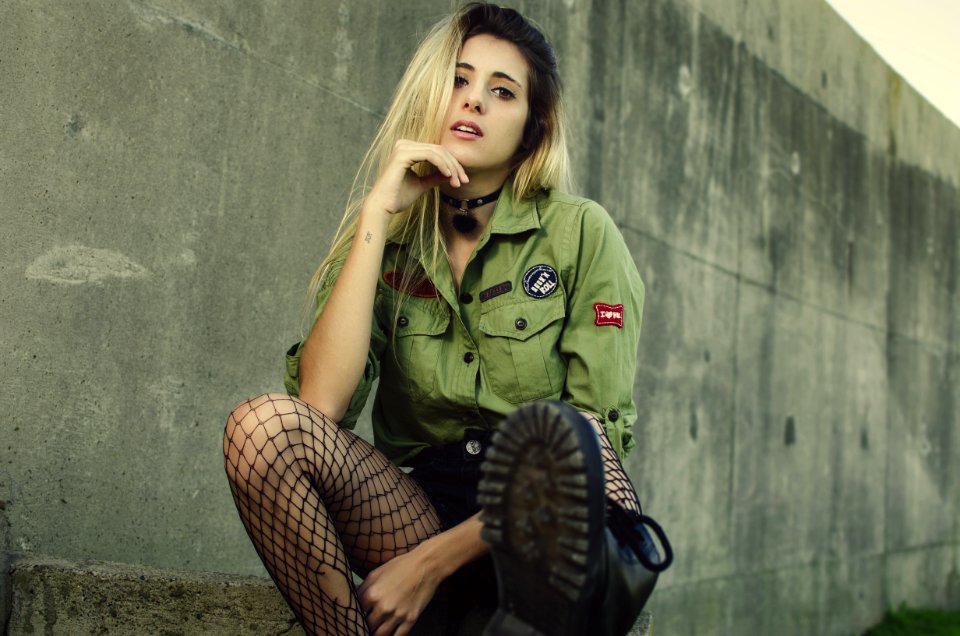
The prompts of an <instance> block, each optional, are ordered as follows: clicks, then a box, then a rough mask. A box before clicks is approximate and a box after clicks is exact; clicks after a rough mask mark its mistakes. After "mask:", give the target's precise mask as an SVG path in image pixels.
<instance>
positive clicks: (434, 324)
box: [381, 298, 450, 400]
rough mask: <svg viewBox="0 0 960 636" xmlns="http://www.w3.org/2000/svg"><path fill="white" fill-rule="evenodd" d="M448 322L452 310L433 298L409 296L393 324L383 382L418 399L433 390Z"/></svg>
mask: <svg viewBox="0 0 960 636" xmlns="http://www.w3.org/2000/svg"><path fill="white" fill-rule="evenodd" d="M449 324H450V313H449V312H448V311H447V310H446V308H445V307H443V306H441V305H440V303H438V302H436V301H435V300H434V299H431V300H429V301H424V300H420V299H415V298H411V299H408V300H407V301H406V302H405V303H404V304H403V307H402V309H401V311H400V316H399V317H398V318H397V319H396V322H395V323H394V337H393V346H392V348H391V350H388V351H387V355H385V356H384V360H383V363H382V370H381V382H382V383H386V384H387V385H388V386H389V388H391V389H393V390H396V391H398V392H400V393H403V394H405V395H408V396H410V397H411V398H413V399H415V400H419V399H421V398H424V397H426V396H428V395H430V394H431V393H433V390H434V387H435V386H436V382H437V361H438V360H439V359H440V355H441V348H442V345H443V334H444V333H446V331H447V327H448V326H449Z"/></svg>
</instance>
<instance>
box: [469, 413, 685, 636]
mask: <svg viewBox="0 0 960 636" xmlns="http://www.w3.org/2000/svg"><path fill="white" fill-rule="evenodd" d="M483 470H484V477H483V480H482V481H481V482H480V488H479V490H480V494H481V503H482V504H483V506H484V508H483V517H482V519H483V523H484V527H483V531H482V536H483V537H484V539H486V540H487V542H488V543H489V544H490V547H491V551H492V553H493V559H494V563H495V564H496V568H497V580H498V584H499V600H500V606H499V609H498V611H497V613H496V614H495V615H494V617H493V619H492V620H491V621H490V623H489V624H488V625H487V629H486V631H485V634H486V635H487V636H520V635H521V634H522V635H524V636H533V635H537V636H540V635H543V634H550V635H553V636H558V635H563V636H573V635H574V634H582V633H587V631H589V632H590V633H597V634H602V635H603V636H614V635H616V636H620V635H622V634H625V633H626V632H627V631H628V630H629V629H630V626H631V625H632V623H633V621H634V620H635V619H636V616H637V614H638V613H639V612H640V610H641V609H642V607H643V605H644V603H645V602H646V600H647V598H649V596H650V593H651V592H652V591H653V587H654V585H655V584H656V580H657V575H658V573H659V572H660V571H662V570H663V569H665V568H666V567H667V566H669V564H670V560H671V558H672V557H671V556H670V555H671V552H670V551H669V543H668V542H667V540H666V536H665V535H664V534H663V531H662V530H661V529H660V528H659V525H657V524H656V522H654V521H653V520H652V519H650V518H649V517H646V516H643V515H642V514H641V513H640V512H639V511H640V504H639V501H638V499H637V495H636V492H635V491H634V489H633V486H632V485H631V483H630V480H629V478H628V477H627V475H626V473H625V472H624V470H623V466H622V465H621V464H620V461H619V459H618V458H617V455H616V453H615V452H614V451H613V449H612V447H611V445H610V442H609V440H608V439H607V436H606V434H605V433H604V431H603V429H602V427H601V426H600V424H599V422H597V421H596V420H593V418H584V417H583V416H582V414H581V413H578V412H577V411H575V410H574V409H572V408H571V407H570V406H569V405H567V404H564V403H562V402H551V401H544V402H534V403H531V404H527V405H524V406H521V407H520V408H518V409H517V410H516V411H515V412H514V413H512V414H511V415H510V416H509V417H508V418H507V420H506V421H505V422H504V423H503V425H502V426H501V428H500V430H499V432H498V433H497V434H496V435H495V436H494V438H493V444H492V446H491V447H490V448H489V449H488V452H487V459H486V461H485V462H484V464H483ZM605 482H606V483H605ZM607 499H610V500H612V501H613V502H614V504H615V505H609V506H607V505H606V500H607ZM648 527H649V528H651V529H653V530H654V531H655V532H656V534H657V536H658V538H659V539H660V540H661V543H662V545H663V546H664V549H665V550H667V557H666V559H664V560H661V558H660V556H659V554H658V553H657V549H656V546H655V545H654V543H653V540H652V538H651V537H650V534H649V533H648V531H647V528H648Z"/></svg>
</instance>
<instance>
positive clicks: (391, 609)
mask: <svg viewBox="0 0 960 636" xmlns="http://www.w3.org/2000/svg"><path fill="white" fill-rule="evenodd" d="M482 527H483V524H482V523H481V522H480V513H479V512H478V513H477V514H475V515H473V516H472V517H470V518H469V519H467V520H466V521H464V522H462V523H460V524H458V525H457V526H454V527H453V528H450V529H449V530H447V531H446V532H442V533H440V534H438V535H436V536H433V537H431V538H429V539H427V540H426V541H424V542H422V543H420V544H419V545H417V546H416V547H415V548H413V549H412V550H411V551H410V552H407V553H405V554H401V555H399V556H397V557H395V558H393V559H391V560H390V561H387V562H386V563H384V564H383V565H381V566H380V567H379V568H377V569H376V570H374V571H372V572H370V574H368V575H367V578H366V579H364V581H363V584H362V585H361V586H360V587H359V588H358V589H357V597H358V598H359V599H360V607H361V608H362V609H363V610H364V611H365V612H366V613H367V625H368V627H369V628H370V632H371V634H373V635H374V636H379V635H381V634H396V636H403V635H404V634H407V633H409V631H410V629H412V628H413V625H414V623H416V621H417V619H418V618H419V617H420V614H421V613H422V612H423V609H424V608H425V607H426V606H427V603H429V602H430V599H432V598H433V595H434V593H435V592H436V590H437V587H438V586H439V585H440V583H441V582H443V580H444V579H446V578H447V577H448V576H450V575H451V574H453V573H454V572H456V571H457V570H459V569H460V568H462V567H463V566H464V565H466V564H467V563H470V562H471V561H473V560H475V559H478V558H480V557H481V556H483V555H484V554H486V553H487V552H488V551H489V549H490V548H489V546H488V545H487V544H486V543H485V542H484V541H483V539H481V538H480V529H481V528H482ZM394 630H396V631H394Z"/></svg>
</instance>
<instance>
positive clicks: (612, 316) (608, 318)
mask: <svg viewBox="0 0 960 636" xmlns="http://www.w3.org/2000/svg"><path fill="white" fill-rule="evenodd" d="M593 310H594V311H595V312H597V319H596V320H595V321H594V323H593V324H595V325H596V326H598V327H603V326H604V325H616V326H617V327H620V328H621V329H622V328H623V305H608V304H606V303H593Z"/></svg>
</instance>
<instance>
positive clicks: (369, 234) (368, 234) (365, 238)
mask: <svg viewBox="0 0 960 636" xmlns="http://www.w3.org/2000/svg"><path fill="white" fill-rule="evenodd" d="M372 238H373V234H371V233H370V232H367V235H366V236H364V237H363V240H364V241H366V242H367V243H369V242H370V240H371V239H372Z"/></svg>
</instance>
